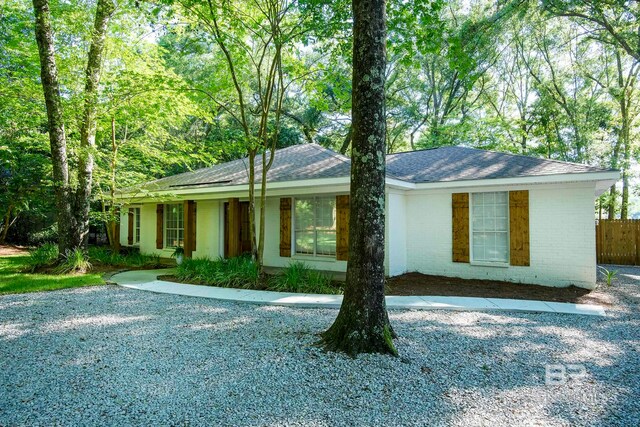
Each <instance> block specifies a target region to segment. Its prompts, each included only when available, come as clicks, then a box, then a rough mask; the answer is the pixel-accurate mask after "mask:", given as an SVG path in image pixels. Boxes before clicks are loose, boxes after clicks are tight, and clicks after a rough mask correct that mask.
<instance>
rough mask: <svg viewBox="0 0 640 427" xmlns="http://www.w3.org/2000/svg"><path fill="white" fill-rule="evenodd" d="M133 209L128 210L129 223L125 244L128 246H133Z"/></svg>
mask: <svg viewBox="0 0 640 427" xmlns="http://www.w3.org/2000/svg"><path fill="white" fill-rule="evenodd" d="M133 212H134V211H133V208H129V223H128V224H127V226H128V229H127V244H128V245H129V246H131V245H133V216H134V213H133Z"/></svg>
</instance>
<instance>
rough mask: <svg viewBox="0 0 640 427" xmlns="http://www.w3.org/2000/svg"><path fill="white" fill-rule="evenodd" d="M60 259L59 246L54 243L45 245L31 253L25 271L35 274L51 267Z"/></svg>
mask: <svg viewBox="0 0 640 427" xmlns="http://www.w3.org/2000/svg"><path fill="white" fill-rule="evenodd" d="M57 259H58V246H57V245H55V244H53V243H45V244H44V245H42V246H40V247H38V248H36V249H33V250H31V251H29V256H28V257H27V258H26V262H25V264H26V268H25V271H28V272H31V273H33V272H34V271H38V270H40V269H42V268H46V267H51V266H52V265H53V264H55V262H56V260H57Z"/></svg>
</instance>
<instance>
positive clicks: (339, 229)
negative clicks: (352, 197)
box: [336, 196, 350, 261]
mask: <svg viewBox="0 0 640 427" xmlns="http://www.w3.org/2000/svg"><path fill="white" fill-rule="evenodd" d="M349 212H350V211H349V196H336V259H337V260H339V261H348V260H349Z"/></svg>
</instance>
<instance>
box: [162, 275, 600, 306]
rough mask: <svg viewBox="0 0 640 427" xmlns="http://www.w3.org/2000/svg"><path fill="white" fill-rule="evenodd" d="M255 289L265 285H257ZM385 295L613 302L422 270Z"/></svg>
mask: <svg viewBox="0 0 640 427" xmlns="http://www.w3.org/2000/svg"><path fill="white" fill-rule="evenodd" d="M158 280H165V281H167V282H175V283H189V284H193V285H205V283H192V282H185V281H183V280H180V279H179V278H177V277H176V276H174V275H161V276H158ZM256 289H258V290H260V289H264V288H261V287H259V286H258V287H256ZM385 294H386V295H404V296H455V297H480V298H509V299H522V300H538V301H553V302H571V303H576V304H600V305H612V302H611V301H612V299H611V297H610V296H609V295H607V294H606V293H604V292H602V291H601V290H593V291H591V290H589V289H583V288H578V287H576V286H570V287H568V288H553V287H549V286H540V285H531V284H520V283H511V282H501V281H497V280H474V279H460V278H457V277H445V276H430V275H426V274H421V273H407V274H403V275H401V276H396V277H390V278H388V279H387V286H386V289H385Z"/></svg>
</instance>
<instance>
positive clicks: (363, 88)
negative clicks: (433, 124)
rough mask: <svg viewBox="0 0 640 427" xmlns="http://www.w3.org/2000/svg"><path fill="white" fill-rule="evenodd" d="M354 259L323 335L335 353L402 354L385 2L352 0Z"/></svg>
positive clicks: (351, 235)
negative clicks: (390, 261)
mask: <svg viewBox="0 0 640 427" xmlns="http://www.w3.org/2000/svg"><path fill="white" fill-rule="evenodd" d="M352 8H353V19H354V20H353V22H354V23H353V92H352V93H353V95H352V96H353V100H352V105H353V107H352V129H353V140H352V151H351V197H350V201H351V207H350V209H351V214H350V220H349V221H350V222H349V263H348V266H347V281H346V284H345V294H344V299H343V302H342V306H341V307H340V312H339V313H338V317H337V318H336V320H335V322H334V323H333V325H332V326H331V327H330V328H329V329H328V330H327V331H326V332H324V333H323V334H322V341H321V342H322V344H323V345H324V347H325V348H326V349H328V350H331V351H343V352H346V353H348V354H350V355H356V354H358V353H386V354H393V355H397V352H396V349H395V347H394V345H393V329H392V328H391V325H390V323H389V318H388V315H387V309H386V304H385V299H384V283H385V277H384V232H385V229H384V223H385V153H386V150H385V134H386V126H385V120H384V118H385V96H384V95H385V94H384V83H385V65H386V52H385V38H386V22H385V1H384V0H371V1H366V0H353V2H352Z"/></svg>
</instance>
